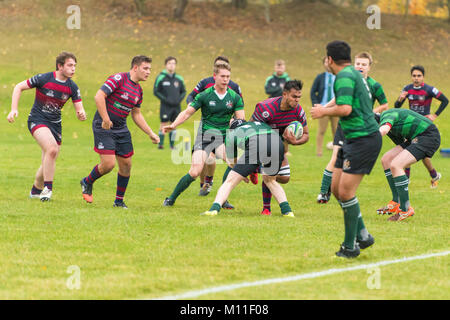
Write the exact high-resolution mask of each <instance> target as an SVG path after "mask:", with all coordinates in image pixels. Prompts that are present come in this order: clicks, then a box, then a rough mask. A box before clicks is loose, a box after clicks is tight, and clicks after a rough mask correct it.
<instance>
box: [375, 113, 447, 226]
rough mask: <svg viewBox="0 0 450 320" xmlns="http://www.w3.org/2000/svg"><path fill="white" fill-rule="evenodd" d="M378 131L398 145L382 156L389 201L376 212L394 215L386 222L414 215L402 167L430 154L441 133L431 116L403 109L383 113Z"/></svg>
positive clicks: (438, 142) (436, 144)
mask: <svg viewBox="0 0 450 320" xmlns="http://www.w3.org/2000/svg"><path fill="white" fill-rule="evenodd" d="M380 133H381V135H383V136H384V135H386V134H387V135H388V136H389V137H390V138H391V139H392V141H394V143H396V144H397V145H396V146H395V147H394V148H392V149H391V150H389V151H388V152H386V153H385V154H384V155H383V157H382V158H381V163H382V165H383V169H384V173H385V175H386V179H387V181H388V183H389V187H390V188H391V191H392V200H391V201H390V202H389V203H388V204H387V206H386V207H384V208H381V209H378V210H377V211H378V213H379V214H386V213H387V214H394V215H393V216H391V217H390V218H389V221H402V220H405V219H406V218H408V217H411V216H413V215H414V209H413V207H411V206H410V203H409V192H408V184H409V179H408V177H407V176H406V174H405V171H404V168H406V167H409V166H411V165H412V164H414V163H416V162H417V161H420V160H422V159H424V158H425V157H428V158H431V157H433V155H434V153H435V152H436V150H437V149H438V148H439V146H440V144H441V136H440V134H439V130H438V129H437V128H436V126H435V125H434V124H433V122H432V121H431V120H430V119H428V118H426V117H424V116H422V115H420V114H418V113H417V112H414V111H411V110H406V109H391V110H388V111H385V112H383V113H382V114H381V117H380Z"/></svg>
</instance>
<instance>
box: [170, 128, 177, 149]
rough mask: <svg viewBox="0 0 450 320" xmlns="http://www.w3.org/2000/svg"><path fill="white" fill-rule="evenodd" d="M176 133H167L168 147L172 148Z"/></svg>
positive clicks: (173, 131) (174, 131)
mask: <svg viewBox="0 0 450 320" xmlns="http://www.w3.org/2000/svg"><path fill="white" fill-rule="evenodd" d="M176 134H177V131H176V130H172V131H170V132H169V142H170V147H171V148H173V146H174V144H175V137H176Z"/></svg>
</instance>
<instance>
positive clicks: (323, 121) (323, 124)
mask: <svg viewBox="0 0 450 320" xmlns="http://www.w3.org/2000/svg"><path fill="white" fill-rule="evenodd" d="M329 120H330V117H323V118H320V119H318V121H319V127H318V129H317V136H316V155H317V156H318V157H321V156H322V151H323V138H324V137H325V132H326V131H327V127H328V121H329Z"/></svg>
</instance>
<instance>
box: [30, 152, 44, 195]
mask: <svg viewBox="0 0 450 320" xmlns="http://www.w3.org/2000/svg"><path fill="white" fill-rule="evenodd" d="M43 161H44V151H42V156H41V165H40V166H39V169H38V170H37V171H36V175H35V177H34V182H33V187H32V188H31V191H30V198H32V199H33V198H35V199H39V195H40V194H41V192H42V190H43V189H44V171H43V169H42V162H43Z"/></svg>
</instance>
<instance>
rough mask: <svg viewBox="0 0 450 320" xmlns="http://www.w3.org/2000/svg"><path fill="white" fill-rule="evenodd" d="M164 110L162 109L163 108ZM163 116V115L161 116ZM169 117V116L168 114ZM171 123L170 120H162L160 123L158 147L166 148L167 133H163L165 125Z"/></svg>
mask: <svg viewBox="0 0 450 320" xmlns="http://www.w3.org/2000/svg"><path fill="white" fill-rule="evenodd" d="M161 111H162V110H161ZM161 117H162V116H161ZM166 117H167V116H166ZM167 125H169V122H168V121H161V123H160V125H159V131H158V135H159V144H158V149H164V137H165V134H164V133H163V128H164V127H165V126H167Z"/></svg>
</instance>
